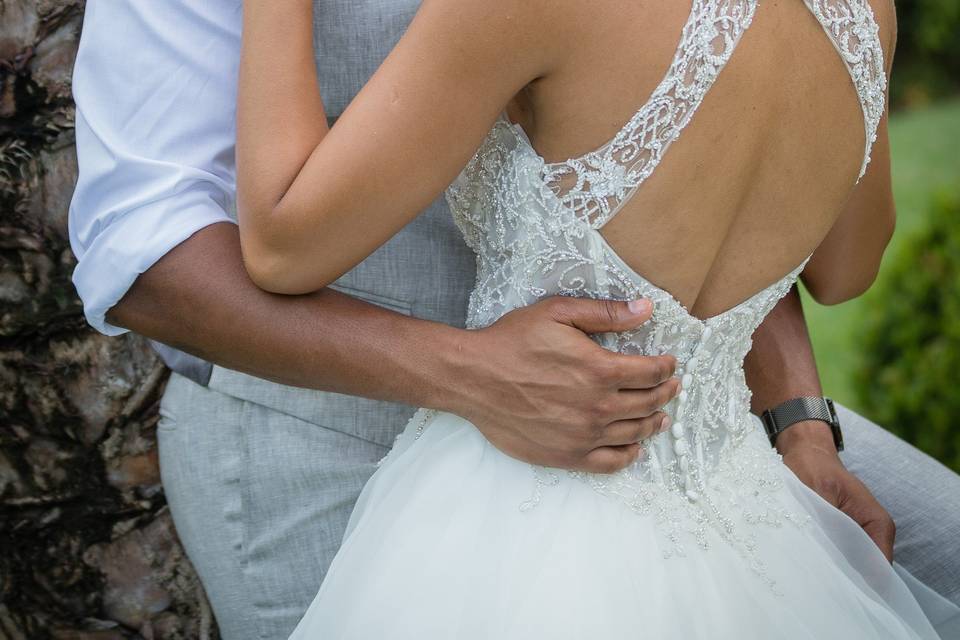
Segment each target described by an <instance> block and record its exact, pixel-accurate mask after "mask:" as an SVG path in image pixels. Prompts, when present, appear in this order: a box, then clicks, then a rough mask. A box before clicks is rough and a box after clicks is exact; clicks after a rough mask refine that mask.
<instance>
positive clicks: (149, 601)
mask: <svg viewBox="0 0 960 640" xmlns="http://www.w3.org/2000/svg"><path fill="white" fill-rule="evenodd" d="M120 1H124V2H126V1H141V0H120ZM149 1H154V0H149ZM82 13H83V3H82V1H81V0H0V640H6V639H8V638H9V639H11V640H20V639H30V640H33V639H36V638H58V639H64V640H66V639H70V640H80V639H90V640H92V639H95V638H96V639H103V640H108V639H114V638H146V639H151V638H157V639H159V638H215V637H217V631H216V625H215V624H214V622H213V620H212V615H211V613H210V608H209V606H208V605H207V603H206V599H205V596H204V594H203V591H202V589H201V587H200V584H199V582H198V581H197V577H196V574H195V573H194V571H193V568H192V567H191V566H190V564H189V562H188V560H187V558H186V556H185V555H184V553H183V550H182V549H181V547H180V543H179V541H178V539H177V536H176V532H175V530H174V527H173V522H172V520H171V518H170V514H169V511H168V510H167V508H166V505H165V501H164V497H163V491H162V487H161V486H160V473H159V468H158V465H157V443H156V424H157V420H158V416H157V403H158V399H159V396H160V393H161V391H162V389H163V386H164V384H165V381H166V377H167V375H166V371H165V369H164V368H163V365H162V364H161V362H160V361H159V360H158V359H157V357H156V356H155V355H154V354H153V352H152V351H151V350H150V348H149V347H148V346H147V344H146V341H145V340H143V339H142V338H140V337H137V336H133V335H129V334H128V335H126V336H123V337H120V338H106V337H104V336H101V335H99V334H98V333H96V332H94V331H92V330H91V329H90V328H89V327H87V325H86V324H85V322H84V319H83V314H82V308H81V305H80V302H79V300H78V299H77V296H76V292H75V291H74V289H73V286H72V284H71V283H70V275H71V273H72V271H73V268H74V266H75V264H76V260H75V259H74V257H73V254H72V253H71V252H70V247H69V243H68V236H67V207H68V205H69V202H70V196H71V192H72V190H73V184H74V180H75V179H76V173H77V162H76V157H75V155H74V148H73V140H74V138H73V118H74V109H73V102H72V100H71V96H70V77H71V73H72V67H73V60H74V57H75V54H76V47H77V42H78V39H79V34H80V24H81V19H82Z"/></svg>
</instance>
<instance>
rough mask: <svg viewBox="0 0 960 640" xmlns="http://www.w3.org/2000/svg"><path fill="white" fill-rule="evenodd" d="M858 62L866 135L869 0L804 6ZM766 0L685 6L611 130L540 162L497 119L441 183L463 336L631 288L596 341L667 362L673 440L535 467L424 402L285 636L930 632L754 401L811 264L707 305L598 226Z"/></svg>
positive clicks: (663, 146)
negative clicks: (458, 240) (788, 462)
mask: <svg viewBox="0 0 960 640" xmlns="http://www.w3.org/2000/svg"><path fill="white" fill-rule="evenodd" d="M806 1H807V4H808V7H809V8H810V10H811V11H812V12H813V14H814V15H815V16H816V18H817V19H818V20H819V21H820V23H821V24H822V25H823V27H824V31H825V33H826V34H827V36H828V37H829V38H830V39H831V40H832V41H833V43H834V44H835V45H836V48H837V50H838V52H839V53H840V56H841V57H842V59H843V61H844V63H845V64H846V66H847V68H848V69H849V71H850V75H851V78H852V79H853V82H854V85H855V87H856V90H857V94H858V95H859V97H860V101H861V103H862V106H863V113H864V122H865V130H866V151H865V154H864V162H863V166H862V170H861V176H862V174H863V169H865V168H866V165H867V162H868V160H869V151H870V147H871V144H872V142H873V140H874V139H875V138H876V130H877V126H878V123H879V120H880V117H881V115H882V113H883V108H884V107H883V100H884V89H885V84H886V79H885V75H884V67H883V56H882V51H881V48H880V44H879V41H878V38H877V26H876V23H875V21H874V19H873V14H872V12H871V10H870V7H869V5H868V4H867V3H866V2H865V0H806ZM756 4H757V0H694V1H693V7H692V11H691V14H690V17H689V19H688V21H687V23H686V25H685V27H684V29H683V33H682V38H681V42H680V45H679V47H678V50H677V52H676V56H675V58H674V60H673V63H672V65H671V67H670V69H669V71H668V72H667V74H666V76H665V78H664V80H663V81H662V82H661V83H660V85H659V86H658V87H657V89H656V90H655V91H654V93H653V95H652V96H651V98H650V99H649V101H648V102H647V103H646V104H644V105H643V107H642V108H641V109H640V110H639V111H638V112H637V113H636V115H635V116H634V117H633V118H632V119H631V120H630V122H629V123H628V124H627V125H626V126H625V127H624V128H623V129H622V130H621V131H620V133H619V134H618V135H617V136H616V137H615V138H614V139H613V140H612V141H610V142H609V143H608V144H606V145H604V146H603V147H601V148H600V149H598V150H596V151H594V152H592V153H589V154H587V155H585V156H583V157H581V158H578V159H574V160H570V161H567V162H563V163H557V164H547V163H545V162H544V160H543V159H542V158H541V157H540V156H538V154H537V153H536V152H535V151H534V150H533V148H532V146H531V145H530V142H529V140H528V139H527V138H526V136H525V135H524V133H523V131H522V129H520V127H518V126H516V125H512V124H510V123H509V122H508V121H507V119H506V118H505V117H501V118H500V119H499V120H498V122H497V123H496V125H495V126H494V127H493V129H492V131H491V132H490V134H489V136H488V137H487V139H486V140H485V142H484V143H483V145H482V146H481V148H480V149H479V151H478V152H477V154H476V156H475V157H474V158H473V160H472V161H471V162H470V164H469V165H468V166H467V168H466V169H465V170H464V172H463V173H462V174H461V176H460V177H459V178H458V179H457V181H456V182H455V183H454V184H453V185H452V186H451V188H450V189H449V192H448V199H449V201H450V204H451V207H452V210H453V214H454V216H455V218H456V221H457V223H458V225H459V226H460V228H461V229H462V231H463V234H464V237H465V238H466V241H467V243H468V244H469V245H470V246H471V247H472V248H473V249H474V250H475V252H476V254H477V259H478V260H477V264H478V270H479V272H478V276H477V286H476V288H475V290H474V291H473V294H472V297H471V301H470V308H469V314H468V323H469V326H470V327H472V328H479V327H483V326H486V325H489V324H491V323H492V322H494V321H495V320H497V319H498V318H499V317H500V316H502V315H503V314H505V313H507V312H508V311H510V310H512V309H515V308H517V307H521V306H523V305H528V304H531V303H533V302H535V301H537V300H538V299H541V298H543V297H545V296H551V295H556V294H560V295H570V296H586V297H591V298H614V299H619V300H629V299H636V298H640V297H646V298H650V299H652V300H653V302H654V303H655V313H654V316H653V319H652V320H651V321H650V322H648V323H646V324H645V325H644V326H642V327H641V328H639V329H637V330H635V331H630V332H626V333H621V334H604V335H600V336H596V339H597V340H598V341H599V342H600V344H602V345H603V346H604V347H606V348H608V349H612V350H616V351H620V352H624V353H635V354H665V353H669V354H672V355H674V356H676V358H677V360H678V365H679V368H680V374H681V375H682V376H683V385H684V391H683V393H682V394H681V395H680V397H679V398H677V399H675V400H674V401H672V402H671V403H670V404H669V405H668V406H667V408H666V411H667V412H668V413H669V414H670V415H671V416H672V417H673V419H674V424H673V426H672V428H671V430H670V431H669V432H666V433H663V434H660V435H656V436H653V437H652V438H650V439H649V440H648V441H647V442H646V448H647V450H648V455H647V456H646V458H645V459H642V460H641V461H638V462H637V463H635V464H633V465H632V466H631V467H629V468H627V469H625V470H623V471H621V472H619V473H615V474H612V475H599V474H588V473H576V472H568V471H563V470H559V469H548V468H539V467H533V466H530V465H528V464H526V463H523V462H520V461H518V460H516V459H513V458H511V457H509V456H507V455H505V454H503V453H502V452H500V451H499V450H498V449H496V448H495V447H493V446H492V445H491V444H490V443H489V442H487V440H485V439H484V437H483V436H482V435H481V434H480V432H479V431H478V430H477V429H476V428H475V427H474V426H473V425H472V424H470V423H469V422H467V421H466V420H464V419H462V418H460V417H458V416H455V415H452V414H448V413H438V412H436V411H432V410H425V409H421V410H419V411H418V412H417V414H416V415H415V416H414V417H413V419H412V420H411V422H410V423H409V425H408V426H407V428H406V430H405V431H404V432H403V433H402V434H401V435H400V436H399V437H398V439H397V442H396V445H395V447H394V449H393V450H392V451H391V452H390V453H389V455H388V456H387V457H386V458H385V459H384V461H383V462H382V464H381V466H380V468H379V469H378V470H377V472H376V473H375V474H374V475H373V477H372V478H371V479H370V481H369V483H368V484H367V485H366V487H365V488H364V490H363V493H362V494H361V496H360V499H359V501H358V503H357V505H356V508H355V510H354V512H353V515H352V517H351V520H350V523H349V525H348V528H347V532H346V534H345V536H344V539H343V546H342V548H341V549H340V551H339V553H338V555H337V556H336V558H335V559H334V561H333V564H332V566H331V567H330V570H329V572H328V574H327V576H326V579H325V581H324V582H323V585H322V586H321V588H320V591H319V593H318V594H317V596H316V599H315V600H314V602H313V604H312V605H311V606H310V608H309V610H308V611H307V613H306V615H305V616H304V618H303V619H302V621H301V622H300V624H299V625H298V627H297V628H296V630H295V631H294V633H293V635H292V636H291V638H293V639H295V640H305V639H310V640H347V639H350V640H354V639H356V640H380V639H396V640H399V639H408V638H409V639H414V638H416V639H417V640H433V639H438V640H439V639H474V640H494V639H496V640H520V639H523V640H529V639H539V638H544V639H546V638H549V639H560V638H571V639H573V638H577V639H583V638H585V639H592V638H605V639H614V638H637V639H640V638H651V639H658V640H664V639H677V640H680V639H683V640H691V639H707V638H709V639H711V640H712V639H720V640H725V639H737V640H740V639H763V640H770V639H774V638H776V639H794V638H796V639H800V638H803V639H810V640H825V639H831V638H838V639H839V638H843V639H849V640H854V639H870V640H881V639H893V638H897V639H906V638H924V639H934V638H936V637H937V636H936V634H935V632H934V630H933V628H932V627H931V625H930V623H929V622H928V620H927V619H926V617H925V616H924V614H923V612H922V611H921V609H920V607H919V605H918V604H917V602H916V600H915V598H914V597H913V596H912V595H911V592H910V591H909V590H908V589H907V587H906V586H905V584H904V582H902V581H901V579H900V578H899V577H898V575H897V574H896V573H895V572H894V571H893V569H892V568H891V566H890V565H889V564H888V563H887V562H886V561H885V559H884V557H883V556H882V555H881V553H880V551H879V550H878V549H877V547H876V546H875V545H874V543H873V542H872V541H871V540H870V539H869V538H868V537H867V535H866V534H865V533H864V532H863V530H862V529H861V528H860V527H859V526H857V525H856V524H855V523H854V522H853V521H852V520H851V519H850V518H848V517H847V516H846V515H844V514H842V513H841V512H840V511H838V510H837V509H835V508H834V507H832V506H831V505H829V504H828V503H827V502H825V501H824V500H823V499H821V498H820V497H819V496H818V495H816V494H815V493H814V492H813V491H811V490H810V489H808V488H807V487H806V486H805V485H803V484H802V483H801V482H800V481H799V480H798V479H797V478H796V476H794V475H793V474H792V473H791V472H790V470H789V469H788V468H787V467H785V466H784V465H783V463H782V461H781V459H780V457H779V456H778V455H777V453H776V452H775V451H774V450H772V449H771V447H770V444H769V442H768V440H767V437H766V435H765V434H764V430H763V428H762V427H761V425H760V423H759V420H758V419H757V418H756V417H754V416H752V415H751V413H750V391H749V390H748V388H747V385H746V383H745V380H744V372H743V361H744V357H745V356H746V354H747V352H748V351H749V349H750V345H751V342H750V336H751V334H752V333H753V332H754V330H755V329H756V328H757V326H758V325H759V324H760V322H761V321H762V320H763V318H764V316H765V315H766V314H767V313H768V312H769V311H770V310H771V308H772V307H773V306H774V305H775V304H776V303H777V301H778V300H779V299H780V298H781V297H782V296H783V295H784V294H785V293H786V292H787V291H788V290H789V289H790V288H791V286H792V285H793V283H794V281H795V280H796V278H797V275H798V274H799V272H800V271H801V269H802V267H803V265H800V266H798V267H797V268H796V269H794V270H793V271H791V272H790V273H788V274H786V275H785V276H783V278H781V279H780V280H778V281H777V282H775V283H773V284H771V285H770V286H769V287H767V288H766V289H764V290H763V291H760V292H759V293H757V294H756V295H754V296H753V297H751V298H750V299H748V300H746V301H744V302H742V303H740V304H738V305H737V306H735V307H733V308H731V309H729V310H728V311H725V312H724V313H721V314H718V315H716V316H714V317H711V318H709V319H706V320H700V319H698V318H696V317H693V316H692V315H691V314H690V313H689V312H688V311H687V310H686V309H685V308H684V307H683V306H682V305H681V304H680V303H678V302H677V301H676V300H675V299H674V298H673V297H671V295H670V294H669V293H667V292H666V291H664V290H662V289H659V288H658V287H656V286H655V285H653V284H651V283H650V282H648V281H647V280H646V279H644V277H643V276H641V275H640V274H638V273H636V272H634V271H633V270H631V268H630V267H629V266H627V265H626V264H625V263H624V261H623V260H621V259H620V258H619V257H618V256H617V254H616V253H615V252H614V251H613V250H612V249H611V248H610V247H609V246H608V245H607V244H606V242H605V241H604V239H603V237H602V236H601V235H600V233H599V229H600V228H601V227H602V226H603V225H604V224H605V223H606V222H607V221H608V220H610V219H611V217H612V216H613V215H615V214H616V212H617V211H618V209H619V208H620V207H621V206H622V205H623V204H624V203H625V202H626V201H627V199H628V198H629V197H630V196H631V195H632V194H633V193H634V192H635V190H636V189H637V188H638V187H640V185H641V184H642V183H643V181H644V180H645V179H646V178H647V177H649V176H650V175H651V173H652V172H653V171H654V170H655V169H656V167H657V165H658V163H659V162H660V160H661V158H662V157H663V155H664V154H665V153H666V152H667V150H668V148H669V147H670V144H671V142H672V141H673V140H675V139H676V138H677V137H678V136H679V135H680V133H681V131H682V130H683V128H684V127H685V126H686V125H687V123H688V122H689V121H690V119H691V117H693V115H694V112H695V111H696V110H697V108H698V106H699V105H700V102H701V100H702V99H703V97H704V95H705V94H706V93H707V91H708V90H709V88H710V87H711V85H712V84H713V82H714V80H715V79H716V77H717V75H718V74H719V73H720V71H721V70H722V68H723V66H724V64H725V63H726V62H727V60H728V59H729V57H730V55H731V54H732V53H733V51H734V49H735V47H736V46H737V43H738V41H739V39H740V36H741V35H742V33H743V32H744V31H745V30H746V29H747V28H748V26H749V25H750V22H751V19H752V17H753V13H754V10H755V8H756Z"/></svg>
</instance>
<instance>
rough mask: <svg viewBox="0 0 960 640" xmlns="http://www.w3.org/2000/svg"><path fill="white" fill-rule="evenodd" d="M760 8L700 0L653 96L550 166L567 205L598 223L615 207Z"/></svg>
mask: <svg viewBox="0 0 960 640" xmlns="http://www.w3.org/2000/svg"><path fill="white" fill-rule="evenodd" d="M755 10H756V2H743V1H742V0H729V1H723V2H717V1H715V0H694V3H693V8H692V11H691V12H690V16H689V18H688V19H687V23H686V24H685V25H684V27H683V31H682V33H681V36H680V44H679V45H678V47H677V53H676V55H675V56H674V59H673V62H672V64H671V65H670V69H669V70H668V71H667V73H666V76H665V77H664V79H663V81H662V82H661V83H660V84H659V85H658V86H657V88H656V89H654V91H653V95H652V96H651V97H650V99H649V100H648V101H647V103H646V104H644V105H643V107H642V108H641V109H640V110H639V111H637V113H636V114H635V115H634V116H633V118H631V119H630V121H629V122H628V123H627V124H626V125H625V126H624V127H623V128H622V129H621V130H620V132H619V133H618V134H617V135H616V137H614V139H613V140H611V141H610V142H608V143H607V144H605V145H603V146H602V147H600V148H599V149H597V150H596V151H593V152H591V153H588V154H586V155H584V156H581V157H579V158H575V159H571V160H567V161H566V162H559V163H554V164H548V165H545V166H544V174H543V178H544V182H546V184H547V185H548V186H549V187H550V188H551V189H552V190H553V192H554V193H555V194H556V195H557V197H558V198H559V199H560V201H561V202H562V203H563V204H564V206H566V207H567V208H568V209H570V210H571V211H573V212H575V214H576V215H577V216H578V217H580V218H582V219H583V220H584V221H586V222H588V223H589V224H591V225H592V226H593V227H594V228H600V227H602V226H603V225H604V224H605V223H606V222H607V221H608V220H609V219H610V218H612V217H613V216H614V215H615V214H616V212H617V211H618V210H619V208H620V207H621V206H622V205H623V203H624V202H626V201H627V200H628V199H629V198H630V195H631V194H632V193H633V192H634V191H636V189H637V188H638V187H639V186H640V185H641V184H642V183H643V181H644V180H646V179H647V178H648V177H649V176H650V175H651V174H652V173H653V171H654V169H656V168H657V165H659V164H660V160H661V159H662V158H663V156H664V154H665V153H666V151H667V149H668V148H669V147H670V144H671V143H672V142H673V141H674V140H676V139H677V137H678V136H679V135H680V131H681V130H682V129H683V128H684V127H685V126H687V123H688V122H690V119H691V118H692V117H693V114H694V113H695V112H696V110H697V107H699V106H700V103H701V102H702V101H703V98H704V96H705V95H706V94H707V91H708V90H709V89H710V87H711V86H713V82H714V80H716V78H717V75H718V74H719V73H720V70H721V69H722V68H723V66H724V65H725V64H726V63H727V60H729V59H730V55H731V54H732V53H733V50H734V48H735V47H736V46H737V43H738V42H739V41H740V36H741V35H742V34H743V32H744V31H746V29H747V27H748V26H750V22H751V21H752V20H753V14H754V11H755Z"/></svg>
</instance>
